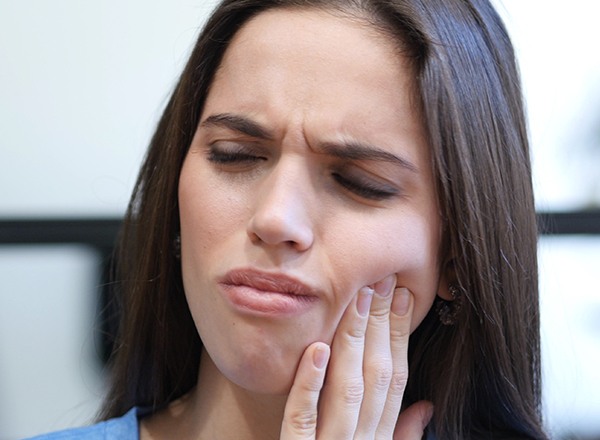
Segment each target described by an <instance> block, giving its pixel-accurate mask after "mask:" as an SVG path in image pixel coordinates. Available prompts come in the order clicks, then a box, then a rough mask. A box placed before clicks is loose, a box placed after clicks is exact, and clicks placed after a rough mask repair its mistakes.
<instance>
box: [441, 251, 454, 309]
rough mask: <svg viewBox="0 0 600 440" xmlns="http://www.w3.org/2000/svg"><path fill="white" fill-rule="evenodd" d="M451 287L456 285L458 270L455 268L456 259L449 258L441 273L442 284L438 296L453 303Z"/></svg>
mask: <svg viewBox="0 0 600 440" xmlns="http://www.w3.org/2000/svg"><path fill="white" fill-rule="evenodd" d="M450 285H456V270H455V268H454V259H453V258H449V259H447V260H446V261H444V263H443V264H442V270H441V273H440V283H439V285H438V296H439V297H440V298H442V299H444V300H446V301H453V300H454V298H453V296H452V295H451V294H450V288H449V287H450Z"/></svg>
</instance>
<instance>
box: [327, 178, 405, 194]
mask: <svg viewBox="0 0 600 440" xmlns="http://www.w3.org/2000/svg"><path fill="white" fill-rule="evenodd" d="M332 176H333V178H334V180H335V181H336V182H337V183H338V184H339V185H341V186H343V187H344V188H346V189H347V190H349V191H351V192H353V193H354V194H356V195H358V196H360V197H363V198H365V199H369V200H375V201H381V200H386V199H389V198H392V197H393V196H395V195H397V193H398V192H397V191H395V190H391V189H384V188H381V187H380V186H378V185H377V184H374V183H372V182H368V181H364V180H362V181H358V180H353V179H348V178H347V177H345V176H343V175H341V174H339V173H337V172H336V173H332Z"/></svg>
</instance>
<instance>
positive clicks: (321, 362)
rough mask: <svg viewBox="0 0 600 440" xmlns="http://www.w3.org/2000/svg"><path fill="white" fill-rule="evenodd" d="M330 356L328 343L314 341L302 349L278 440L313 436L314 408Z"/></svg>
mask: <svg viewBox="0 0 600 440" xmlns="http://www.w3.org/2000/svg"><path fill="white" fill-rule="evenodd" d="M329 355H330V350H329V346H328V345H327V344H324V343H323V342H315V343H313V344H311V345H309V346H308V348H307V349H306V350H305V351H304V354H303V355H302V358H301V359H300V364H299V365H298V370H297V371H296V377H295V378H294V383H293V384H292V388H291V389H290V394H289V396H288V399H287V402H286V404H285V411H284V413H283V422H282V425H281V436H280V439H281V440H298V439H311V440H314V439H315V438H316V435H317V407H318V403H319V395H320V393H321V389H322V388H323V382H324V380H325V371H326V370H327V363H328V361H329Z"/></svg>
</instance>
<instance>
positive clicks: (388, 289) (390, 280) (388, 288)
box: [374, 275, 396, 298]
mask: <svg viewBox="0 0 600 440" xmlns="http://www.w3.org/2000/svg"><path fill="white" fill-rule="evenodd" d="M395 280H396V275H390V276H388V277H387V278H384V279H383V280H381V281H378V282H376V283H375V286H374V288H375V292H377V295H379V296H382V297H384V298H385V297H387V296H390V294H391V293H392V286H393V284H394V281H395Z"/></svg>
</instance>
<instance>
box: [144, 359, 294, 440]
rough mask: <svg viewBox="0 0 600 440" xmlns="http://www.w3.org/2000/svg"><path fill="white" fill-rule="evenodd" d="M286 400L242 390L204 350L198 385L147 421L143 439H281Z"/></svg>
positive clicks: (277, 396)
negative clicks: (220, 369) (224, 374)
mask: <svg viewBox="0 0 600 440" xmlns="http://www.w3.org/2000/svg"><path fill="white" fill-rule="evenodd" d="M286 399H287V396H281V395H275V396H273V395H265V394H257V393H252V392H249V391H248V390H245V389H243V388H240V387H239V386H237V385H236V384H234V383H232V382H231V381H229V380H228V379H227V378H226V377H225V376H223V374H222V373H221V372H220V371H219V369H218V368H217V367H216V366H215V364H214V363H213V361H212V359H211V358H210V357H209V356H208V353H206V352H205V351H203V352H202V356H201V360H200V371H199V375H198V384H197V386H196V387H195V388H194V389H193V390H192V391H191V392H190V393H189V394H187V395H186V396H185V397H184V398H182V399H180V400H178V401H176V402H174V403H173V404H171V405H170V406H169V408H167V409H166V410H164V411H162V413H161V414H156V415H155V416H154V417H152V418H151V419H150V420H148V421H147V422H145V423H144V425H145V426H144V427H143V431H144V432H146V433H148V434H150V435H145V436H143V437H145V438H149V439H153V438H185V439H196V440H203V439H215V438H235V439H236V440H257V439H260V440H265V439H278V438H279V435H280V431H281V421H282V420H283V411H284V407H285V402H286ZM165 434H168V435H167V436H166V437H163V435H165Z"/></svg>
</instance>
